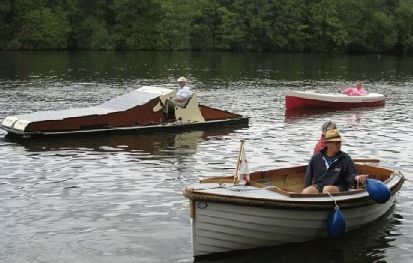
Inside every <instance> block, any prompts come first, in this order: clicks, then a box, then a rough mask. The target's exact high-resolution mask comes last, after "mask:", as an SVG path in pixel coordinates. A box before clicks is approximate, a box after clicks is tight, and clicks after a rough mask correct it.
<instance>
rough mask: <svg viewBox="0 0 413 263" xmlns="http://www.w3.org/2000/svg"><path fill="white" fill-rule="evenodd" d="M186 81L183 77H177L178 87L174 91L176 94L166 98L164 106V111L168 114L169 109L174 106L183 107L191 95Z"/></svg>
mask: <svg viewBox="0 0 413 263" xmlns="http://www.w3.org/2000/svg"><path fill="white" fill-rule="evenodd" d="M187 84H188V81H187V80H186V78H185V77H180V78H179V79H178V85H179V88H178V90H177V91H176V95H175V97H174V98H172V99H168V100H166V107H165V108H164V112H165V113H166V114H168V112H169V109H175V106H178V107H181V108H184V107H185V106H186V104H187V103H188V101H189V99H191V97H192V91H191V89H190V88H189V87H188V85H187Z"/></svg>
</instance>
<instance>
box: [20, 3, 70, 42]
mask: <svg viewBox="0 0 413 263" xmlns="http://www.w3.org/2000/svg"><path fill="white" fill-rule="evenodd" d="M68 34H69V26H68V22H67V21H66V20H65V18H64V17H61V16H58V15H57V14H55V13H54V12H53V11H52V10H51V9H50V8H41V9H35V10H32V11H30V12H28V13H27V14H26V15H25V16H24V17H23V18H22V24H21V27H20V30H19V33H18V38H19V41H20V42H21V48H23V49H26V50H33V49H65V48H66V47H67V37H68Z"/></svg>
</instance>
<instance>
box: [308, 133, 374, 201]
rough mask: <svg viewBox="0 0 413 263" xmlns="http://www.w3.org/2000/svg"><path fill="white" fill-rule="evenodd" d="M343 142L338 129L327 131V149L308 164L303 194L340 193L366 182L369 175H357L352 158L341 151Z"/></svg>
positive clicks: (312, 158) (315, 155)
mask: <svg viewBox="0 0 413 263" xmlns="http://www.w3.org/2000/svg"><path fill="white" fill-rule="evenodd" d="M341 141H342V139H341V136H340V133H339V132H338V130H337V129H332V130H327V131H326V133H325V142H326V147H325V148H324V149H323V150H321V152H319V153H316V154H314V155H313V156H312V157H311V159H310V162H309V164H308V167H307V171H306V173H305V181H304V187H305V188H304V190H303V192H302V193H303V194H316V193H327V192H328V193H338V192H342V191H347V190H348V189H349V188H350V187H352V186H355V185H356V183H357V182H362V183H364V182H365V181H366V178H367V176H368V175H357V174H356V168H355V166H354V163H353V161H352V160H351V158H350V156H349V155H348V154H347V153H345V152H343V151H341V150H340V149H341Z"/></svg>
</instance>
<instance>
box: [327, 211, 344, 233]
mask: <svg viewBox="0 0 413 263" xmlns="http://www.w3.org/2000/svg"><path fill="white" fill-rule="evenodd" d="M346 230H347V223H346V219H345V218H344V216H343V214H342V213H341V211H340V208H339V207H338V206H336V207H335V208H334V211H331V212H330V214H329V216H328V221H327V234H328V236H329V237H331V238H343V237H344V236H345V235H346Z"/></svg>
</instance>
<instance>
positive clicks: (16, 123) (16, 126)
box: [1, 116, 30, 134]
mask: <svg viewBox="0 0 413 263" xmlns="http://www.w3.org/2000/svg"><path fill="white" fill-rule="evenodd" d="M29 123H30V121H28V120H25V119H20V118H19V117H17V116H8V117H6V118H5V119H4V120H3V122H2V123H1V128H2V129H3V130H5V131H7V132H12V133H17V134H23V133H24V131H25V129H26V127H27V125H29Z"/></svg>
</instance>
